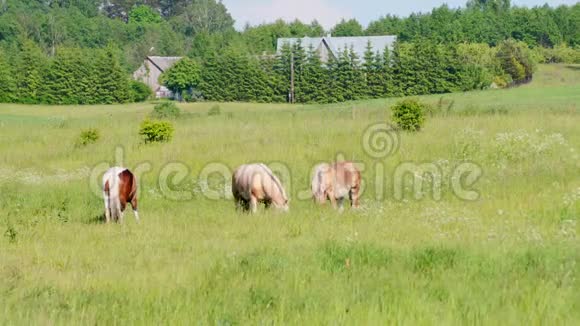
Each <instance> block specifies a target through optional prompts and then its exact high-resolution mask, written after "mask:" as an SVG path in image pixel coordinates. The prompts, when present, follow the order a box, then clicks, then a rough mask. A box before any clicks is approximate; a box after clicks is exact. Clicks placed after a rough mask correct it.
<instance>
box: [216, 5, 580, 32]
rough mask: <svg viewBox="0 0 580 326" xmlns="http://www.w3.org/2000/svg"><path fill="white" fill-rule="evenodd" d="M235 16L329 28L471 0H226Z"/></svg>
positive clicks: (239, 20)
mask: <svg viewBox="0 0 580 326" xmlns="http://www.w3.org/2000/svg"><path fill="white" fill-rule="evenodd" d="M222 2H223V3H224V4H225V5H226V7H227V8H228V10H229V11H230V13H231V14H232V16H233V17H234V19H235V20H236V28H238V29H241V28H243V26H244V25H245V24H246V23H250V24H251V25H258V24H260V23H264V22H273V21H275V20H276V19H278V18H282V19H284V20H286V21H291V20H294V19H296V18H298V19H300V20H301V21H303V22H308V23H309V22H311V21H312V20H314V19H316V20H318V22H319V23H320V24H322V26H324V27H325V28H326V29H330V28H331V27H332V26H334V25H335V24H336V23H337V22H338V21H340V20H341V19H342V18H346V19H348V18H356V19H357V20H358V21H359V22H361V23H362V24H363V25H364V26H366V25H367V24H368V23H369V22H370V21H372V20H376V19H377V18H379V17H380V16H384V15H386V14H392V15H397V16H407V15H409V14H410V13H413V12H428V11H431V9H432V8H434V7H438V6H440V5H442V4H444V3H447V4H448V5H449V6H450V7H452V8H455V7H461V6H464V5H465V3H466V2H467V0H447V1H438V0H407V1H400V0H399V1H390V0H222ZM576 2H577V0H552V1H547V0H512V4H514V5H517V6H528V7H533V6H537V5H543V4H545V3H548V4H549V5H551V6H558V5H561V4H567V5H573V4H575V3H576Z"/></svg>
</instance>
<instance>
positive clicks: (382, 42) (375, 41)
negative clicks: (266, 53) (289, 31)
mask: <svg viewBox="0 0 580 326" xmlns="http://www.w3.org/2000/svg"><path fill="white" fill-rule="evenodd" d="M396 40H397V37H396V36H394V35H386V36H356V37H332V36H326V37H303V38H279V39H278V44H277V48H276V51H277V52H278V53H280V51H281V50H282V47H283V46H284V45H285V44H289V45H294V44H295V43H297V42H298V41H300V42H301V44H302V46H303V47H304V48H305V49H308V48H309V47H310V46H312V47H314V48H315V49H316V48H318V47H319V45H320V43H321V42H323V41H324V42H325V43H326V44H327V45H328V48H329V49H330V51H331V52H332V53H333V54H334V55H335V56H336V54H337V53H339V52H340V51H343V50H344V49H350V48H353V49H354V52H355V53H356V54H357V55H358V56H359V57H361V58H362V57H363V56H364V53H365V52H366V49H367V44H368V43H369V42H370V43H371V46H372V48H373V51H374V52H379V53H383V51H384V50H385V48H386V47H387V46H388V47H389V49H390V50H392V49H393V44H394V43H395V42H396Z"/></svg>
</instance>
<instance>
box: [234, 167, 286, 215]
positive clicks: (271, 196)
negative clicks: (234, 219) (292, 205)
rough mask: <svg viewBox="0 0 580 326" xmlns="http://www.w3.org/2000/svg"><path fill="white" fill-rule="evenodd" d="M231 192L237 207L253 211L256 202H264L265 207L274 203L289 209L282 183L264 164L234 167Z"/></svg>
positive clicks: (280, 207)
mask: <svg viewBox="0 0 580 326" xmlns="http://www.w3.org/2000/svg"><path fill="white" fill-rule="evenodd" d="M232 192H233V195H234V199H235V201H236V207H237V208H238V209H240V208H241V209H243V210H245V211H251V212H252V213H255V212H256V211H257V209H258V203H264V204H265V205H266V208H269V207H270V205H274V207H276V208H277V209H279V210H282V211H285V212H287V211H288V210H289V207H288V197H287V196H286V191H285V190H284V187H283V186H282V183H281V182H280V180H279V179H278V178H277V177H276V176H275V175H274V173H272V170H270V169H269V168H268V167H267V166H266V165H264V164H249V165H242V166H240V167H239V168H238V169H236V171H235V172H234V175H233V177H232Z"/></svg>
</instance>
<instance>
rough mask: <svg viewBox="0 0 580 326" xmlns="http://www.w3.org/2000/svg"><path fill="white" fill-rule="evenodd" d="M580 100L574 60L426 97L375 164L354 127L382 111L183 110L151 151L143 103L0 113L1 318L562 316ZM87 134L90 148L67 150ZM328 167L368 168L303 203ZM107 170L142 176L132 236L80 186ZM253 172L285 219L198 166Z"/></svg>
mask: <svg viewBox="0 0 580 326" xmlns="http://www.w3.org/2000/svg"><path fill="white" fill-rule="evenodd" d="M579 89H580V66H570V65H550V66H546V65H544V66H541V67H540V71H539V72H538V73H537V75H536V77H535V80H534V81H533V83H531V84H529V85H526V86H521V87H518V88H514V89H509V90H490V91H482V92H470V93H464V94H445V95H436V96H435V95H433V96H425V97H421V98H420V99H421V100H422V101H424V102H428V103H430V104H432V106H433V107H434V108H435V111H436V112H435V113H434V114H433V115H432V116H428V117H427V122H426V125H425V128H424V129H423V130H422V131H421V132H420V133H416V134H410V133H398V134H397V133H392V132H391V133H389V134H388V135H387V136H389V138H384V139H383V140H384V141H387V144H390V145H395V146H392V148H393V149H392V150H387V152H388V153H387V154H388V155H378V156H379V157H378V158H377V157H376V156H377V155H375V156H373V155H370V154H373V152H374V151H380V148H379V149H377V148H374V145H378V147H380V139H379V140H377V141H378V142H377V143H376V144H375V143H372V142H369V141H368V140H365V134H366V131H367V130H369V129H368V128H369V127H370V126H373V125H375V124H377V123H382V122H385V121H388V120H389V119H390V118H389V117H390V113H389V110H388V107H389V106H390V105H391V104H393V103H394V102H396V101H397V99H385V100H372V101H361V102H354V103H344V104H338V105H322V106H321V105H312V106H311V105H305V106H302V105H297V106H290V105H279V104H274V105H272V104H247V103H221V104H216V103H195V104H183V105H180V107H181V108H182V109H183V111H184V113H185V114H184V116H183V117H182V118H180V119H178V120H176V121H174V125H175V128H176V133H175V137H174V140H173V141H172V142H170V143H168V144H157V145H145V144H143V141H142V140H141V139H140V137H139V135H138V129H139V124H140V123H141V121H142V120H143V119H144V118H145V117H146V116H148V115H149V113H150V112H151V110H152V108H153V104H133V105H125V106H93V107H47V106H20V105H0V130H1V135H0V153H2V155H0V235H1V236H0V293H1V295H0V323H1V324H30V323H34V324H79V323H80V324H95V323H99V324H159V323H163V324H192V323H203V324H224V325H227V324H248V323H250V324H257V323H276V324H282V323H284V324H305V323H309V324H385V323H388V324H393V323H399V324H402V323H404V324H450V323H453V324H473V323H478V324H497V323H502V324H522V323H525V324H540V323H541V324H577V323H578V322H579V321H580V306H579V303H580V284H579V283H578V282H579V281H578V271H579V270H578V266H580V265H579V259H580V243H579V242H578V238H577V233H578V224H577V223H578V217H579V215H580V173H578V171H580V165H579V162H580V156H579V153H580V128H578V126H579V125H580V111H579V104H580V91H578V90H579ZM215 105H219V106H220V108H221V114H219V115H213V116H209V115H208V111H209V110H210V108H211V107H213V106H215ZM87 128H96V129H98V130H99V132H100V135H101V138H100V139H99V141H98V142H97V143H96V144H92V145H88V146H86V147H79V146H77V145H76V143H77V141H78V138H79V134H80V133H81V131H82V130H84V129H87ZM369 153H370V154H369ZM337 158H346V159H352V160H355V161H356V162H357V163H358V164H359V166H360V167H361V168H362V169H363V176H364V179H365V192H364V195H363V197H362V208H361V209H360V210H358V211H351V210H349V209H347V210H345V212H344V213H342V214H340V213H338V212H334V211H332V210H331V209H330V208H329V207H322V208H321V207H316V206H314V204H313V203H312V202H311V201H310V200H309V199H307V198H306V199H305V198H303V197H307V195H308V189H309V184H310V171H311V168H312V167H313V166H314V165H315V164H316V163H319V162H320V161H331V160H335V159H337ZM117 160H122V161H123V162H122V163H123V164H124V165H125V166H128V167H130V168H132V169H138V170H140V169H148V170H149V171H148V172H147V173H144V174H143V176H142V178H141V180H142V184H141V197H140V200H141V207H140V214H141V217H142V223H141V224H139V225H137V224H136V223H135V222H134V221H133V218H132V214H131V212H130V210H129V211H128V212H126V214H125V218H126V223H125V225H122V226H121V225H104V224H103V223H102V222H101V217H102V212H103V204H102V199H101V198H100V197H99V192H98V191H96V190H94V188H95V186H94V185H92V184H91V180H98V175H99V172H100V171H103V169H104V168H105V167H106V166H107V165H109V164H112V163H115V161H117ZM258 161H260V162H265V163H268V164H271V165H272V166H277V167H278V168H279V169H280V170H283V171H285V172H286V174H287V175H283V178H282V179H283V183H284V184H285V185H286V187H287V189H288V192H289V193H290V194H291V197H292V200H291V204H290V206H291V212H290V213H289V214H287V215H280V214H276V213H274V212H264V211H262V212H260V214H258V215H256V216H249V215H244V214H239V213H237V212H235V210H234V204H233V201H231V200H230V199H227V198H223V199H209V198H206V196H204V194H203V189H204V184H203V182H200V174H202V173H201V172H202V171H203V170H204V169H206V170H205V171H210V170H211V171H216V170H219V171H223V172H224V173H225V174H226V175H227V174H228V173H229V170H232V169H234V168H235V167H237V166H238V165H241V164H243V163H248V162H258ZM466 163H469V165H465V164H466ZM465 166H468V167H469V168H470V169H471V170H470V171H473V170H474V169H475V170H476V172H480V174H481V176H480V177H479V178H476V179H475V180H468V175H465V174H459V173H458V172H457V171H458V169H461V167H465ZM208 167H209V168H210V170H208V169H207V168H208ZM405 167H407V168H408V172H409V173H408V175H407V177H406V178H403V179H402V180H398V178H397V171H401V169H402V168H405ZM425 169H434V171H437V173H436V174H437V176H438V177H440V179H441V182H440V183H438V182H436V181H435V183H436V187H435V190H433V187H432V184H433V182H434V180H436V179H437V177H433V175H431V176H430V175H428V174H424V173H423V172H425ZM179 172H183V175H179ZM477 174H479V173H477ZM415 176H417V177H418V178H419V179H415ZM466 178H467V179H466ZM160 180H162V182H160ZM163 180H164V181H163ZM417 180H422V181H423V182H424V183H423V186H422V187H420V188H419V189H418V190H416V189H415V186H416V185H417V184H418V182H417ZM228 183H229V181H227V180H225V181H224V180H222V179H221V178H220V177H219V176H218V175H216V174H212V175H211V176H210V177H209V178H208V185H209V187H210V188H211V189H218V188H221V189H223V188H224V187H225V186H227V184H228ZM454 185H455V186H457V185H459V186H460V188H463V190H465V191H466V192H468V193H469V194H473V192H475V194H476V198H470V199H469V200H466V198H467V197H469V196H467V195H466V193H463V192H458V191H457V190H456V189H454ZM97 190H98V188H97ZM439 191H440V194H441V196H440V198H437V197H438V196H437V194H438V192H439ZM398 192H400V193H399V194H402V195H403V198H397V197H398V195H397V194H398ZM304 194H306V196H305V195H304ZM416 197H422V198H419V199H417V198H416ZM434 197H435V198H434Z"/></svg>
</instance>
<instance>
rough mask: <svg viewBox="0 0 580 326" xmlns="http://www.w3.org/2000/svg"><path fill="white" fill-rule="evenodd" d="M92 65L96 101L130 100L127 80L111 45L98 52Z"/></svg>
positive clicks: (105, 102)
mask: <svg viewBox="0 0 580 326" xmlns="http://www.w3.org/2000/svg"><path fill="white" fill-rule="evenodd" d="M94 67H95V71H94V74H93V82H94V85H95V97H94V99H95V102H96V103H103V104H112V103H126V102H128V101H129V100H130V98H131V94H130V91H129V80H128V78H127V77H126V75H125V73H124V72H123V70H122V69H121V65H120V64H119V60H118V59H117V56H116V55H115V52H114V50H113V49H112V48H111V47H108V48H106V49H105V50H103V51H101V53H99V55H98V56H97V59H96V61H95V66H94Z"/></svg>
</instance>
